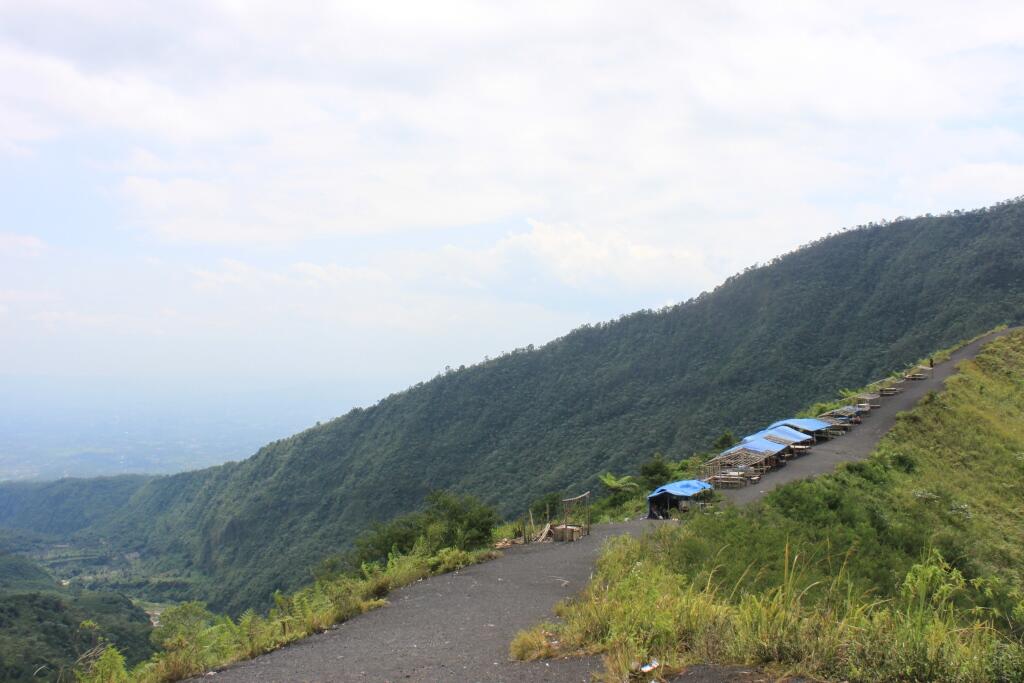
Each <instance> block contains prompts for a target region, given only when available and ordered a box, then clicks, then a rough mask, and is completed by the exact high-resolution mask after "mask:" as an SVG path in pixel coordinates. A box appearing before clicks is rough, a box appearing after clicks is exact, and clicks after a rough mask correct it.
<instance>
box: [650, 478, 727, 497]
mask: <svg viewBox="0 0 1024 683" xmlns="http://www.w3.org/2000/svg"><path fill="white" fill-rule="evenodd" d="M710 488H713V487H712V486H711V484H709V483H707V482H706V481H701V480H700V479H683V480H682V481H674V482H672V483H671V484H664V485H663V486H659V487H658V488H656V489H654V491H652V492H651V495H649V496H647V497H648V498H654V497H656V496H660V495H662V494H664V493H667V494H669V495H670V496H679V497H680V498H689V497H690V496H692V495H694V494H697V493H700V492H701V491H706V490H708V489H710Z"/></svg>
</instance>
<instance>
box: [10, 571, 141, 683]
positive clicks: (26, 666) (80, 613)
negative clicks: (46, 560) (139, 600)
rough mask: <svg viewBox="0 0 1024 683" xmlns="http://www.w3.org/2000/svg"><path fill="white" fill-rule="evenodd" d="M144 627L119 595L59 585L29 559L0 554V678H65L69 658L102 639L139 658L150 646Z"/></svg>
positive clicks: (68, 677) (72, 661) (71, 663)
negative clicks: (72, 588) (65, 587)
mask: <svg viewBox="0 0 1024 683" xmlns="http://www.w3.org/2000/svg"><path fill="white" fill-rule="evenodd" d="M149 632H150V624H149V617H147V616H146V614H145V612H143V611H142V610H140V609H138V608H137V607H135V606H134V605H132V603H131V601H130V600H128V599H127V598H125V597H124V596H121V595H115V594H111V593H96V592H92V591H82V590H71V589H64V588H61V587H59V586H58V585H57V584H56V583H54V581H53V579H52V578H50V576H49V575H48V574H47V573H46V572H45V571H44V570H43V569H42V568H41V567H39V566H38V565H36V564H35V563H34V562H32V561H30V560H28V559H26V558H24V557H18V556H15V555H6V554H0V680H3V681H28V680H32V681H54V680H58V679H61V678H63V680H71V670H72V667H73V666H74V665H75V662H76V661H77V660H78V659H79V658H80V657H82V656H83V655H85V654H86V653H88V652H89V651H90V650H92V649H93V648H96V647H97V646H100V645H101V644H105V643H111V644H113V645H114V646H116V647H117V648H119V649H120V650H121V651H122V652H124V653H125V655H126V657H127V660H128V661H129V662H131V663H135V662H139V661H141V660H143V659H145V658H146V657H148V656H149V655H150V654H151V653H152V651H153V650H152V647H151V646H150V644H149ZM98 651H99V650H97V652H98Z"/></svg>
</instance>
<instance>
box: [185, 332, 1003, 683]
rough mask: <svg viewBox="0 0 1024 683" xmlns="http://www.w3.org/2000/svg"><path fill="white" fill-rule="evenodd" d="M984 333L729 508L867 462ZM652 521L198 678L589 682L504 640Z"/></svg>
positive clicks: (509, 560) (424, 594) (540, 549)
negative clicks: (609, 547) (522, 658)
mask: <svg viewBox="0 0 1024 683" xmlns="http://www.w3.org/2000/svg"><path fill="white" fill-rule="evenodd" d="M993 337H994V335H993V336H989V337H986V338H984V339H980V340H978V341H976V342H973V343H971V344H969V345H968V346H965V347H964V348H962V349H960V350H958V351H957V352H955V353H954V354H953V357H952V358H951V359H950V360H948V361H946V362H944V363H940V364H938V365H936V367H935V372H934V377H932V378H930V379H927V380H922V381H916V382H908V383H907V384H908V386H907V390H906V391H904V392H903V393H902V394H899V395H898V396H895V397H888V398H883V399H882V408H880V409H878V410H875V411H872V414H871V416H870V417H868V418H867V419H866V420H865V421H864V424H862V425H860V426H859V427H858V428H856V429H854V430H853V431H852V432H851V433H850V434H847V435H846V436H843V437H841V438H839V439H835V440H833V441H831V442H828V443H824V444H821V445H818V446H815V448H814V450H813V452H812V453H811V454H809V455H807V456H805V457H803V458H801V459H799V460H797V461H794V462H792V463H790V464H789V465H787V466H786V467H785V468H783V469H782V470H780V471H778V472H776V473H773V474H770V475H768V476H767V477H765V479H764V480H763V481H762V482H761V483H760V484H759V485H757V486H749V487H746V488H744V489H738V490H732V491H728V492H726V496H727V497H728V498H729V499H731V500H732V501H733V502H735V503H736V504H738V505H745V504H748V503H750V502H752V501H754V500H757V499H759V498H761V497H763V496H764V495H765V494H766V493H767V492H768V491H770V490H772V489H774V488H776V487H777V486H780V485H781V484H784V483H786V482H789V481H794V480H796V479H803V478H807V477H813V476H816V475H819V474H822V473H826V472H831V471H832V470H833V469H834V468H835V466H836V465H837V464H838V463H840V462H849V461H853V460H861V459H864V458H866V457H867V456H868V455H870V453H871V451H872V450H873V449H874V447H875V445H876V444H877V443H878V441H879V439H881V438H882V436H883V435H884V434H885V433H886V432H887V431H888V430H889V429H890V428H891V427H892V425H893V424H894V423H895V419H896V413H897V412H899V411H902V410H907V409H908V408H910V407H912V406H913V405H914V404H915V403H916V402H917V401H918V400H920V398H921V397H923V396H924V395H925V394H926V393H927V392H929V391H932V390H936V389H939V388H941V386H942V384H943V383H944V382H945V379H946V378H947V377H949V375H951V374H952V373H953V371H954V368H955V365H956V363H957V362H958V361H960V360H963V359H964V358H971V357H973V356H974V355H976V354H977V352H978V349H979V348H980V347H981V346H982V345H983V344H984V343H985V342H987V341H990V340H991V339H992V338H993ZM652 524H657V522H647V521H633V522H625V523H620V524H609V525H601V526H599V527H595V529H594V533H593V534H592V535H591V536H589V537H587V538H585V539H584V540H582V541H580V542H578V543H573V544H565V545H551V544H543V545H534V546H526V547H522V548H515V549H512V550H510V551H508V552H507V553H506V555H505V557H503V558H501V559H500V560H496V561H493V562H488V563H486V564H482V565H477V566H474V567H469V568H466V569H464V570H462V571H459V572H454V573H451V574H445V575H442V576H437V577H434V578H431V579H428V580H425V581H421V582H419V583H416V584H413V585H411V586H407V587H405V588H402V589H400V590H397V591H395V592H394V593H392V594H391V595H390V596H389V600H390V604H389V605H388V606H387V607H384V608H381V609H379V610H376V611H374V612H369V613H368V614H364V615H361V616H359V617H356V618H355V619H352V620H350V621H348V622H345V623H342V624H339V625H338V626H337V627H336V628H334V629H332V630H330V631H327V632H326V633H322V634H320V635H316V636H312V637H310V638H307V639H305V640H303V641H301V642H299V643H296V644H294V645H291V646H289V647H286V648H283V649H281V650H278V651H276V652H272V653H270V654H267V655H264V656H262V657H259V658H257V659H254V660H251V661H248V662H241V663H239V664H236V665H234V666H232V667H230V668H228V669H226V670H224V671H220V672H218V673H216V674H214V675H212V676H209V675H208V677H206V678H205V680H215V681H232V682H237V683H248V682H250V681H255V682H270V681H274V682H277V681H280V682H285V681H288V682H292V681H310V682H311V681H324V682H327V681H337V682H347V681H373V682H375V683H376V682H382V681H389V682H396V681H422V682H424V683H432V682H440V681H452V682H456V681H457V682H460V683H461V682H473V681H481V682H483V681H487V682H491V681H493V682H495V683H502V682H515V683H532V682H535V681H589V680H590V675H591V673H592V672H594V671H599V670H600V669H601V662H600V659H599V658H597V657H585V658H575V659H564V660H553V661H548V662H511V661H509V658H508V646H509V643H510V642H511V641H512V638H513V637H514V636H515V634H516V633H517V632H518V631H519V630H520V629H523V628H527V627H529V626H532V625H534V624H536V623H537V622H539V621H542V620H544V619H547V618H550V617H551V616H552V612H551V610H552V607H553V606H554V604H555V603H556V602H558V601H559V600H561V599H563V598H566V597H569V596H571V595H574V594H576V593H578V592H579V591H580V590H581V589H582V588H583V587H584V586H585V585H586V582H587V581H588V580H589V578H590V574H591V570H592V567H593V564H594V560H595V558H596V557H597V554H598V551H599V550H600V548H601V544H602V542H603V541H604V540H605V539H607V538H609V537H612V536H615V535H618V534H622V533H640V532H642V531H643V530H644V529H645V528H648V526H650V525H652ZM692 673H693V674H695V675H693V676H691V677H689V678H684V680H693V681H708V682H711V681H725V680H732V679H733V675H734V674H736V671H733V670H731V669H717V668H714V667H702V668H700V671H699V672H698V671H697V670H695V671H693V672H692Z"/></svg>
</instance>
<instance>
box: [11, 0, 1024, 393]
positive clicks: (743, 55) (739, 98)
mask: <svg viewBox="0 0 1024 683" xmlns="http://www.w3.org/2000/svg"><path fill="white" fill-rule="evenodd" d="M1022 48H1024V5H1020V3H1014V2H972V3H956V2H939V3H934V2H929V3H923V2H911V3H902V4H899V5H893V3H890V2H881V1H878V2H875V1H871V2H862V3H858V4H856V5H855V6H851V5H844V6H842V7H839V6H831V5H828V4H825V3H809V2H789V3H781V4H780V3H760V4H758V3H746V2H715V3H679V2H658V1H649V2H648V1H644V2H639V3H632V4H629V5H628V6H627V5H625V4H622V3H611V2H586V3H584V2H566V3H555V4H552V3H550V2H545V3H542V2H529V1H528V2H521V3H516V4H514V5H510V4H502V3H470V2H433V3H429V4H425V3H412V2H400V3H329V4H326V5H302V4H300V5H295V4H294V3H293V4H290V5H288V6H283V5H280V4H276V3H260V2H254V3H237V2H232V1H228V0H224V1H213V2H190V1H186V2H182V3H174V4H173V5H161V4H154V3H143V2H126V3H119V4H118V5H117V6H116V7H114V6H113V5H111V4H109V3H99V2H81V1H78V2H60V1H51V0H45V1H44V0H39V1H37V2H30V3H29V2H26V3H7V4H5V5H3V6H2V7H0V82H3V83H4V86H5V87H4V88H3V91H2V92H0V155H3V157H0V162H3V163H9V164H10V170H12V171H13V173H14V175H15V177H18V178H21V177H25V178H28V177H30V176H31V174H29V173H25V174H22V173H20V171H21V169H22V166H21V165H22V164H24V165H25V168H26V169H29V170H33V172H34V173H35V175H36V176H37V177H39V178H45V179H46V180H45V181H37V182H38V183H39V185H38V186H37V187H36V188H35V192H36V196H35V197H34V198H32V197H30V198H29V200H28V201H26V202H24V203H25V205H27V206H32V207H33V210H31V211H30V210H23V211H24V212H25V214H24V216H22V218H24V219H25V220H19V217H17V216H8V218H7V220H8V221H9V225H11V226H13V227H15V228H17V229H18V230H19V231H21V232H24V231H30V230H32V229H34V226H37V225H40V223H39V222H30V220H35V219H36V216H35V209H38V208H39V207H45V208H52V209H53V211H55V212H61V211H62V212H63V213H60V214H59V215H58V217H59V218H61V219H62V220H58V221H56V222H53V223H52V225H53V227H49V228H47V230H46V231H45V232H42V231H41V232H40V235H42V236H43V237H44V238H45V240H46V242H45V243H44V242H43V239H42V238H40V237H32V236H29V235H23V234H20V233H19V234H15V233H2V234H0V255H3V256H9V255H12V254H13V255H17V256H24V255H32V254H41V253H43V252H44V251H45V252H47V258H46V259H35V260H29V259H23V258H18V259H10V260H11V262H12V263H13V262H17V263H18V264H20V266H21V267H20V269H14V268H8V270H7V271H6V272H4V273H3V274H0V287H2V288H3V290H5V291H36V290H39V291H42V290H55V291H57V292H58V293H59V295H60V296H59V298H58V299H56V300H48V301H16V300H8V299H3V297H2V296H0V304H3V305H5V306H7V307H8V309H9V310H8V312H7V314H6V317H7V318H8V319H13V318H17V317H19V316H20V319H21V320H22V322H25V323H27V325H26V326H25V328H24V329H25V330H27V331H24V332H19V334H20V335H21V336H20V337H18V339H22V341H18V342H13V341H9V340H10V339H11V335H10V334H8V335H6V340H0V343H2V344H5V346H4V350H5V351H9V350H11V349H13V348H14V346H13V345H14V344H15V343H18V344H21V346H20V347H18V348H20V349H21V351H19V353H20V354H21V355H19V356H18V357H19V358H21V359H22V361H23V364H25V365H26V366H27V365H29V363H28V362H27V359H28V358H29V357H32V356H33V354H34V355H35V358H36V360H35V365H34V367H39V368H43V367H48V363H53V362H55V361H54V360H53V358H55V357H58V356H60V350H59V349H57V350H56V351H54V350H52V349H54V348H56V347H47V348H51V352H50V357H49V358H44V357H43V352H42V351H38V352H37V350H36V347H37V345H36V344H35V343H34V342H35V341H38V340H33V338H32V337H31V331H32V330H37V329H38V330H42V332H40V334H43V333H44V332H45V333H46V334H48V335H50V336H49V337H47V338H48V339H56V338H58V337H61V335H64V334H67V335H68V337H69V338H74V339H75V342H81V341H82V340H83V339H84V338H88V339H91V340H92V341H91V345H89V344H84V342H83V344H82V345H81V347H80V348H82V349H85V348H88V349H89V351H88V353H87V352H86V351H81V352H80V353H78V354H77V355H76V356H75V358H74V361H75V364H76V365H83V364H86V363H87V362H88V359H87V356H88V354H89V353H93V354H95V355H96V357H97V358H105V359H107V360H106V361H105V362H107V363H108V364H109V366H110V367H117V366H118V364H119V363H121V362H125V363H127V362H129V360H128V359H131V358H134V359H135V360H134V361H132V362H134V363H135V365H134V367H135V368H136V369H139V370H140V371H141V370H144V369H146V368H147V367H151V366H153V365H156V364H154V363H152V359H153V357H154V356H156V355H158V354H165V355H166V357H167V358H174V359H177V360H176V363H177V364H176V365H175V363H172V362H170V361H168V362H167V363H166V364H165V363H164V362H163V360H161V363H160V366H161V367H163V366H164V365H167V366H168V367H170V366H171V365H174V366H175V367H178V368H188V367H195V368H200V370H199V371H200V372H202V371H203V370H202V369H210V368H213V367H216V368H220V367H228V366H230V367H236V368H241V369H242V370H244V371H246V372H249V371H250V369H253V368H255V369H256V370H253V372H256V371H263V370H264V369H268V368H272V369H274V371H276V372H286V371H287V370H288V369H295V368H297V367H299V366H300V365H301V364H302V363H307V364H308V365H309V366H311V367H315V368H316V370H317V371H319V370H321V369H322V368H324V367H334V365H332V364H337V365H338V367H337V368H335V369H336V372H337V373H338V374H339V375H344V374H345V373H346V372H350V373H355V372H370V370H369V369H370V368H375V367H376V368H379V367H389V368H399V367H402V368H406V369H407V370H408V374H407V375H405V376H406V377H410V378H417V377H420V376H422V375H423V370H422V368H424V367H426V368H433V367H437V359H439V358H442V359H444V360H445V361H446V362H447V361H449V360H450V361H452V362H455V361H459V362H467V361H471V360H474V359H477V358H479V357H480V356H482V355H483V354H484V353H490V354H493V353H495V352H497V351H500V350H502V349H507V348H510V347H511V346H516V345H521V344H526V343H538V342H542V341H543V340H545V339H548V338H550V337H552V336H555V335H556V334H559V333H561V332H564V331H565V330H566V329H568V328H570V327H572V326H574V325H577V324H579V323H581V322H584V321H593V320H595V319H600V318H605V317H609V316H611V315H614V314H615V313H620V312H625V311H628V310H631V309H633V308H638V307H641V306H651V305H656V304H657V303H660V302H664V301H666V300H673V301H677V300H682V299H685V298H687V297H689V296H691V295H694V294H696V293H698V292H699V291H701V290H704V289H709V288H711V287H713V286H714V285H715V284H716V283H717V282H719V281H721V280H722V279H724V278H725V277H727V276H728V275H730V274H732V273H733V272H736V271H738V270H740V269H742V268H743V267H745V266H747V265H749V264H750V263H752V262H754V261H766V260H768V259H770V258H771V257H773V256H775V255H777V254H779V253H781V252H784V251H787V250H789V249H792V248H794V247H796V246H797V245H799V244H801V243H805V242H808V241H810V240H812V239H815V238H817V237H819V236H821V235H822V234H824V233H826V232H828V231H831V230H835V229H837V228H839V227H842V226H844V225H849V224H854V223H857V222H861V221H867V220H872V219H880V218H890V217H893V216H895V215H899V214H906V215H912V214H916V213H920V212H924V211H932V212H937V211H942V210H945V209H951V208H958V207H959V208H968V207H971V206H977V205H981V204H987V203H991V202H994V201H997V200H1000V199H1004V198H1006V197H1009V196H1014V195H1018V194H1020V193H1021V192H1022V191H1024V190H1022V189H1021V188H1022V187H1024V173H1022V171H1021V168H1022V167H1024V124H1022V122H1024V98H1022V96H1021V94H1020V93H1022V92H1024V57H1022V54H1024V51H1022ZM45 160H49V163H50V166H48V167H47V166H46V165H45V164H44V161H45ZM36 163H38V164H39V165H38V166H33V165H32V164H36ZM76 169H77V171H76ZM80 169H86V170H85V171H81V170H80ZM76 172H77V173H79V175H75V173H76ZM65 176H67V177H65ZM51 183H53V185H52V186H51ZM25 185H26V186H27V185H28V181H25ZM55 188H56V190H55ZM63 190H68V191H63ZM21 191H22V190H19V192H21ZM83 197H100V200H97V203H98V204H101V205H102V206H104V207H108V206H109V207H110V208H109V212H108V214H104V215H102V216H100V217H96V216H95V215H93V214H90V212H89V211H87V210H84V209H87V208H89V207H82V206H80V205H79V203H80V202H83V201H85V200H84V199H83ZM55 198H56V199H58V200H59V201H54V200H55ZM33 199H34V200H35V201H32V200H33ZM93 213H101V212H99V211H96V212H93ZM47 225H50V223H47ZM22 226H27V227H22ZM47 245H50V246H49V247H47ZM140 245H141V246H140ZM139 251H144V252H146V253H141V254H140V253H138V252H139ZM151 251H155V252H158V253H157V254H153V253H149V252H151ZM58 252H59V253H58ZM51 257H52V258H51ZM44 260H45V261H50V260H53V261H54V263H55V264H56V265H52V266H50V267H48V268H47V269H44V268H33V267H30V266H36V265H38V264H40V263H41V262H42V261H44ZM140 264H141V265H140ZM30 314H34V315H35V318H34V319H32V318H30V317H29V316H30ZM15 327H17V326H14V325H9V326H8V329H14V328H15ZM71 332H74V334H71ZM75 335H80V336H75ZM121 335H128V336H131V337H133V339H135V340H136V341H137V339H138V338H139V337H144V338H145V340H146V343H144V344H135V345H131V344H128V343H125V344H122V345H121V346H118V344H116V343H114V344H111V342H109V340H111V339H118V338H120V336H121ZM161 339H162V340H166V346H162V345H161V343H163V342H160V341H159V340H161ZM108 346H109V348H108ZM129 347H130V348H129ZM209 349H218V351H208V350H209ZM207 353H209V354H212V356H216V358H213V357H212V356H211V358H207ZM297 356H301V358H298V357H297ZM161 358H163V357H162V356H161ZM341 366H344V367H341ZM395 372H398V370H395ZM314 374H315V372H314Z"/></svg>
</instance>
